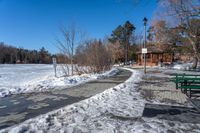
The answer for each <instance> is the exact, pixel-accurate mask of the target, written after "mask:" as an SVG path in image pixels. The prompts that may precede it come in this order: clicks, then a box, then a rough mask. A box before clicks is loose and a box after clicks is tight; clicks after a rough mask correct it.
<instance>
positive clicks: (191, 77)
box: [171, 73, 200, 97]
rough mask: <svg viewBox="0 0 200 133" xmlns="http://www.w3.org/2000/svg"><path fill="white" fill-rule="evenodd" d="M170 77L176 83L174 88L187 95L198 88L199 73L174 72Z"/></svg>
mask: <svg viewBox="0 0 200 133" xmlns="http://www.w3.org/2000/svg"><path fill="white" fill-rule="evenodd" d="M174 76H175V77H174V78H172V79H171V81H172V82H174V83H175V84H176V89H181V91H182V92H184V93H185V94H186V95H187V96H188V92H189V97H191V93H192V92H195V91H196V90H200V75H195V74H185V73H184V74H175V75H174Z"/></svg>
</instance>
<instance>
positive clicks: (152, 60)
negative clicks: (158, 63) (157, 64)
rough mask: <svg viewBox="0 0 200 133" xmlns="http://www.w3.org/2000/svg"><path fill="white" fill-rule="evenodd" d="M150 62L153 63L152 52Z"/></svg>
mask: <svg viewBox="0 0 200 133" xmlns="http://www.w3.org/2000/svg"><path fill="white" fill-rule="evenodd" d="M151 64H153V53H151Z"/></svg>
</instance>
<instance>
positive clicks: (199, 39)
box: [159, 0, 200, 68]
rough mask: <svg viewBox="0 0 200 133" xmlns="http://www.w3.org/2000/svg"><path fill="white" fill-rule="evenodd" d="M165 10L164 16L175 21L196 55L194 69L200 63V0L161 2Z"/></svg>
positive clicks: (168, 0)
mask: <svg viewBox="0 0 200 133" xmlns="http://www.w3.org/2000/svg"><path fill="white" fill-rule="evenodd" d="M159 4H160V5H162V6H163V7H164V8H165V10H166V11H165V12H166V13H167V14H164V12H163V16H165V15H166V16H170V17H171V18H170V19H169V21H172V19H173V20H175V21H176V27H177V29H179V30H181V31H182V34H183V35H184V36H186V37H187V39H188V40H189V42H190V45H191V47H192V50H193V54H194V62H193V66H192V67H193V68H196V67H197V63H198V61H200V52H199V47H200V30H199V29H200V26H199V25H200V24H199V23H200V0H165V1H164V0H159Z"/></svg>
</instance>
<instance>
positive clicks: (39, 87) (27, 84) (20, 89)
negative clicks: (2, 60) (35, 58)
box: [0, 64, 117, 97]
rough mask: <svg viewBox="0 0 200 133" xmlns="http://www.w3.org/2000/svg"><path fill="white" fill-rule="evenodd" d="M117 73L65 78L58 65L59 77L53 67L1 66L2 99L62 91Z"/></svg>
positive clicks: (113, 70) (0, 90)
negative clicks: (55, 74)
mask: <svg viewBox="0 0 200 133" xmlns="http://www.w3.org/2000/svg"><path fill="white" fill-rule="evenodd" d="M116 73H117V69H112V70H111V71H108V72H106V73H104V74H84V75H80V76H78V75H74V76H69V77H64V76H62V75H63V73H62V68H61V66H59V65H58V67H57V77H55V76H54V69H53V65H44V64H37V65H35V64H26V65H24V64H23V65H0V97H4V96H8V95H12V94H19V93H28V92H38V91H48V90H52V89H62V88H66V87H71V86H74V85H77V84H81V83H84V82H88V81H90V80H94V79H97V78H101V77H104V76H111V75H113V74H116Z"/></svg>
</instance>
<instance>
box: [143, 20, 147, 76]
mask: <svg viewBox="0 0 200 133" xmlns="http://www.w3.org/2000/svg"><path fill="white" fill-rule="evenodd" d="M143 22H144V46H143V48H144V49H145V48H146V25H147V18H146V17H144V19H143ZM144 73H145V74H146V53H145V52H144Z"/></svg>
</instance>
